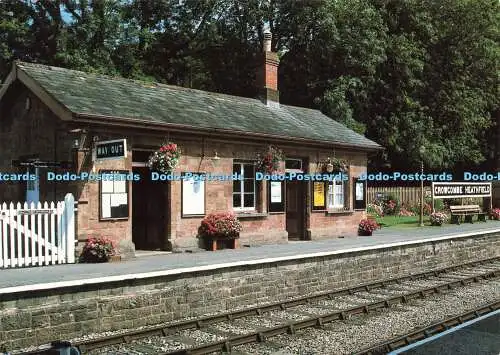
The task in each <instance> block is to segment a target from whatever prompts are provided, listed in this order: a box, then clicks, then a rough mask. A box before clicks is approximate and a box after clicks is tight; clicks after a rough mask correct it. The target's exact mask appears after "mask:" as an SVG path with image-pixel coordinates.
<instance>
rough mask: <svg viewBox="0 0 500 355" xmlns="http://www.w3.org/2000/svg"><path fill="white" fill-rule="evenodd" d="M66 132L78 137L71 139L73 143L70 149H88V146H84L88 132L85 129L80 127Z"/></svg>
mask: <svg viewBox="0 0 500 355" xmlns="http://www.w3.org/2000/svg"><path fill="white" fill-rule="evenodd" d="M68 133H70V134H72V135H74V136H77V137H78V138H74V139H73V144H72V146H71V148H72V149H75V150H80V151H87V150H88V148H85V146H86V142H87V134H88V132H87V130H85V129H82V128H75V129H72V130H70V131H68Z"/></svg>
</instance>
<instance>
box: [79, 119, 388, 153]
mask: <svg viewBox="0 0 500 355" xmlns="http://www.w3.org/2000/svg"><path fill="white" fill-rule="evenodd" d="M74 118H75V120H74V123H77V122H79V123H82V124H83V125H82V126H84V125H92V126H94V127H96V128H97V127H99V126H103V127H106V128H109V127H115V128H128V129H134V131H142V132H144V133H150V134H155V133H156V134H158V132H179V133H191V134H197V135H210V136H218V137H220V138H233V139H234V138H235V137H238V138H244V139H253V140H260V141H262V140H266V141H269V142H271V141H272V142H279V143H283V142H288V143H298V144H302V145H308V146H317V147H325V146H329V147H335V148H345V149H350V150H358V151H364V152H378V151H382V150H384V148H383V147H381V146H380V145H378V146H360V145H353V144H347V143H340V142H331V141H326V140H311V139H307V138H299V137H290V136H280V135H272V134H265V133H255V132H247V131H237V130H229V129H221V128H200V127H194V126H190V125H183V124H174V123H160V122H151V121H150V120H144V119H138V118H124V117H115V116H106V115H95V114H88V113H76V114H74Z"/></svg>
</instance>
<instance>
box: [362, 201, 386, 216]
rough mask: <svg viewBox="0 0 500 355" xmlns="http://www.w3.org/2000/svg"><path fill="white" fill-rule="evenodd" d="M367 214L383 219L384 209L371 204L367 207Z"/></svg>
mask: <svg viewBox="0 0 500 355" xmlns="http://www.w3.org/2000/svg"><path fill="white" fill-rule="evenodd" d="M366 212H368V213H369V214H371V215H373V216H376V217H382V216H383V215H384V209H383V208H382V207H381V206H379V205H377V204H374V203H369V204H368V205H367V206H366Z"/></svg>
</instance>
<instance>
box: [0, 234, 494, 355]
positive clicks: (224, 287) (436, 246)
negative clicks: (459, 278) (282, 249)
mask: <svg viewBox="0 0 500 355" xmlns="http://www.w3.org/2000/svg"><path fill="white" fill-rule="evenodd" d="M498 256H500V233H494V234H493V233H492V234H489V235H484V236H477V237H467V238H457V239H454V240H445V241H436V242H428V243H422V244H415V245H406V246H400V247H394V248H387V249H380V250H371V251H363V252H353V253H345V254H337V255H331V256H324V257H316V258H306V259H301V260H296V261H281V262H276V263H267V264H259V265H251V266H238V267H229V268H224V269H216V270H212V271H203V272H192V273H186V274H180V275H175V276H166V277H157V278H152V279H143V280H133V281H132V280H130V281H123V282H115V283H112V284H111V283H110V284H102V285H85V286H80V287H75V288H66V289H53V290H48V291H41V292H34V291H31V292H24V293H20V294H8V295H3V296H1V297H0V310H1V313H0V345H1V344H3V345H4V346H5V347H6V349H7V350H13V349H17V348H22V347H26V346H30V345H37V344H43V343H47V342H49V341H51V340H55V339H70V338H72V337H79V336H82V335H84V334H88V333H93V332H104V331H112V330H118V329H126V328H135V327H140V326H144V325H151V324H156V323H160V322H168V321H173V320H178V319H181V318H183V317H188V316H199V315H203V314H206V313H209V312H215V311H230V310H233V309H234V308H235V307H241V306H249V305H255V304H258V303H262V302H268V301H278V300H282V299H285V298H287V297H295V296H302V295H306V294H309V293H311V292H316V291H325V290H331V289H338V288H342V287H346V286H353V285H357V284H359V283H362V282H368V281H371V280H376V279H386V278H390V277H395V276H402V275H406V274H408V273H416V272H420V271H423V270H428V269H437V268H442V267H446V266H451V265H457V264H461V263H464V262H468V261H475V260H480V259H486V258H490V257H498ZM62 267H64V266H62ZM0 348H1V346H0Z"/></svg>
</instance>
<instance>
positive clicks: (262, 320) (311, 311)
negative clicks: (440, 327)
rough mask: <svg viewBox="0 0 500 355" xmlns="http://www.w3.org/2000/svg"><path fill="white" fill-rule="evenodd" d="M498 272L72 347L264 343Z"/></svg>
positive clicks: (137, 349) (426, 279) (420, 277)
mask: <svg viewBox="0 0 500 355" xmlns="http://www.w3.org/2000/svg"><path fill="white" fill-rule="evenodd" d="M498 276H500V258H493V259H486V260H481V261H477V262H473V263H466V264H462V265H457V266H453V267H448V268H442V269H439V270H433V271H428V272H422V273H418V274H413V275H408V276H404V277H399V278H392V279H386V280H382V281H376V282H371V283H367V284H363V285H359V286H356V287H351V288H344V289H340V290H334V291H330V292H323V293H318V294H314V295H310V296H307V297H300V298H295V299H290V300H287V301H283V302H277V303H272V304H267V305H263V306H257V307H251V308H247V309H242V310H238V311H234V312H229V313H221V314H217V315H212V316H205V317H199V318H195V319H190V320H185V321H181V322H175V323H170V324H163V325H161V326H157V327H151V328H148V329H143V330H138V331H134V332H127V333H122V334H117V335H114V336H108V337H103V338H100V339H92V340H86V341H80V342H73V343H72V346H74V347H77V348H78V349H79V350H80V352H81V353H82V354H85V353H90V354H109V353H115V354H159V353H162V354H171V355H172V354H176V355H181V354H186V355H187V354H191V355H195V354H210V353H214V352H218V353H220V352H226V353H229V352H232V351H234V349H235V348H237V347H239V346H241V345H243V344H249V343H258V342H264V341H266V340H268V339H270V338H272V337H275V336H279V335H282V334H291V335H293V334H295V333H296V332H297V331H300V330H302V329H306V328H310V327H322V326H324V325H325V324H328V323H332V322H335V321H338V320H344V321H345V320H348V319H350V318H351V317H353V316H356V315H360V314H369V313H372V312H375V311H377V310H380V309H387V308H391V307H393V306H394V305H397V304H406V303H408V302H411V301H412V300H415V299H425V298H427V297H429V296H431V295H439V294H442V293H446V292H447V291H450V290H453V289H455V288H457V287H463V286H467V285H469V284H472V283H477V282H480V281H482V280H490V279H496V278H498ZM380 346H382V345H380ZM380 346H379V347H380ZM38 353H40V352H38ZM26 354H27V353H26Z"/></svg>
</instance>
